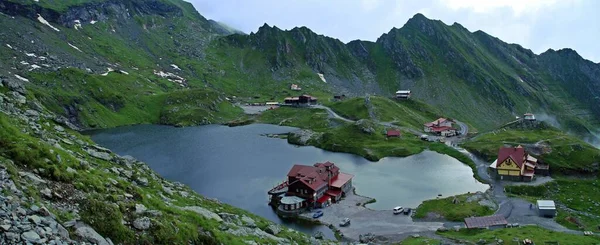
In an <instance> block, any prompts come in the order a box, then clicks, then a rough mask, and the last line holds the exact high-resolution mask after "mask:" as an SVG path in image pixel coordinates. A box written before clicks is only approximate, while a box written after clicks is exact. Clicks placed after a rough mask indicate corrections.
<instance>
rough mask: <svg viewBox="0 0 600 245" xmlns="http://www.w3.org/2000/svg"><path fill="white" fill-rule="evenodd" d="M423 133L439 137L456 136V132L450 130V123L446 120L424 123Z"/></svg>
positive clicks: (452, 129)
mask: <svg viewBox="0 0 600 245" xmlns="http://www.w3.org/2000/svg"><path fill="white" fill-rule="evenodd" d="M423 131H425V132H426V133H435V134H437V135H441V136H454V135H456V130H455V129H454V128H452V121H450V120H448V119H446V118H438V119H437V120H435V121H433V122H430V123H425V124H424V127H423Z"/></svg>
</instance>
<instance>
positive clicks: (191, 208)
mask: <svg viewBox="0 0 600 245" xmlns="http://www.w3.org/2000/svg"><path fill="white" fill-rule="evenodd" d="M181 209H183V210H187V211H192V212H195V213H197V214H199V215H202V216H204V217H205V218H207V219H214V220H216V221H219V222H223V219H222V218H221V217H220V216H219V215H218V214H216V213H214V212H212V211H210V210H208V209H205V208H203V207H198V206H187V207H183V208H181Z"/></svg>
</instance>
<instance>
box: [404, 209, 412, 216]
mask: <svg viewBox="0 0 600 245" xmlns="http://www.w3.org/2000/svg"><path fill="white" fill-rule="evenodd" d="M410 211H412V210H411V209H410V208H405V209H404V215H409V214H410Z"/></svg>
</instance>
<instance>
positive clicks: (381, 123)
mask: <svg viewBox="0 0 600 245" xmlns="http://www.w3.org/2000/svg"><path fill="white" fill-rule="evenodd" d="M312 108H316V109H323V110H325V111H327V113H328V114H329V116H330V117H331V118H335V119H339V120H342V121H344V122H349V123H355V122H356V121H354V120H350V119H348V118H345V117H342V116H340V115H339V114H337V113H336V112H335V111H333V110H332V109H331V108H329V107H327V106H324V105H314V106H312ZM374 121H375V122H376V123H377V124H379V125H381V126H384V127H395V128H399V129H401V130H404V131H407V132H410V133H411V134H414V135H417V136H419V135H421V134H423V133H422V132H419V131H418V130H415V129H412V128H407V127H401V126H398V125H394V123H395V121H394V122H380V121H379V120H374ZM465 126H466V125H465ZM467 131H468V129H467Z"/></svg>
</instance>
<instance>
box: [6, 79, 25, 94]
mask: <svg viewBox="0 0 600 245" xmlns="http://www.w3.org/2000/svg"><path fill="white" fill-rule="evenodd" d="M0 83H1V84H2V85H4V86H5V87H7V88H8V89H9V90H10V91H14V92H17V93H20V94H22V95H25V94H26V93H27V90H26V89H25V86H24V85H23V81H20V80H18V79H13V78H0Z"/></svg>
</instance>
